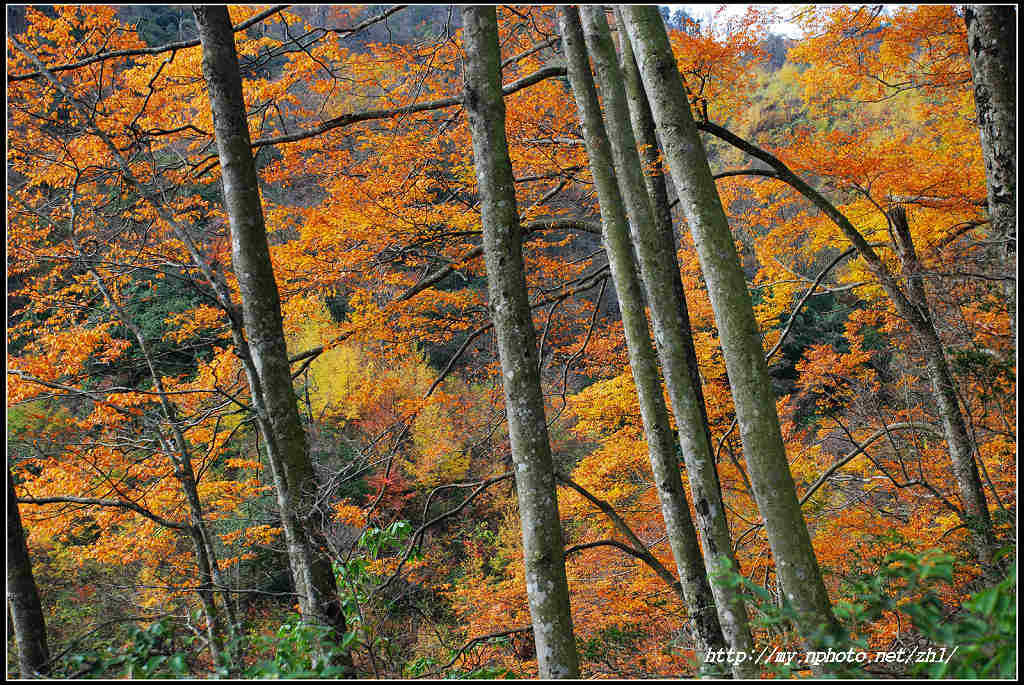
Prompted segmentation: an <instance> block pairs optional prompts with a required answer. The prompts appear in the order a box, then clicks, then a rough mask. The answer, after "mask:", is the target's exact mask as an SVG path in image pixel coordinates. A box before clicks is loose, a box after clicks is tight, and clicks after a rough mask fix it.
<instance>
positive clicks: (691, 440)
mask: <svg viewBox="0 0 1024 685" xmlns="http://www.w3.org/2000/svg"><path fill="white" fill-rule="evenodd" d="M618 18H619V25H620V26H621V24H622V20H621V13H620V14H619V15H618ZM620 40H621V46H622V47H621V52H622V64H623V75H624V77H625V78H624V81H625V84H626V96H627V103H628V108H629V116H630V120H631V121H632V123H633V132H634V134H635V136H636V143H637V148H638V149H639V151H640V156H641V159H642V165H643V168H644V169H647V171H646V172H645V173H644V175H643V176H644V183H645V184H646V186H647V194H648V197H649V198H650V201H651V210H652V219H653V227H652V228H650V229H646V232H645V238H644V239H643V240H638V241H637V243H638V245H642V246H643V247H642V248H640V249H643V250H644V251H645V252H646V254H647V255H648V258H649V261H654V260H658V261H663V262H664V266H662V267H659V268H658V271H659V272H663V273H666V274H668V276H669V277H670V278H671V280H672V282H671V287H670V288H665V287H664V286H658V285H657V284H655V283H649V284H648V293H649V294H648V299H649V300H651V301H652V303H653V302H654V301H655V300H657V302H658V304H659V306H658V309H659V311H660V312H663V316H662V317H661V318H662V320H663V321H664V322H665V326H664V330H663V331H662V335H661V336H660V337H659V339H660V340H661V341H662V348H659V354H660V357H661V363H662V368H664V369H665V386H666V388H667V390H668V395H669V399H670V401H671V402H672V408H673V411H674V413H675V418H676V425H677V426H678V427H679V442H680V447H681V448H682V452H683V458H684V461H685V463H686V472H687V475H688V477H689V481H690V491H691V493H692V495H693V499H694V503H695V505H696V506H695V509H696V512H697V526H698V529H699V531H700V534H701V540H702V541H703V543H704V546H703V550H704V561H705V564H706V565H707V567H708V568H710V569H712V570H714V569H717V568H720V567H722V566H725V565H728V566H729V567H730V568H732V569H733V570H735V571H737V572H739V570H740V569H739V564H738V562H737V561H736V557H735V555H734V554H733V551H732V536H731V535H730V532H729V522H728V520H727V519H726V516H725V503H724V501H723V499H722V485H721V482H720V481H719V478H718V469H717V467H716V466H715V458H714V448H713V443H712V441H711V429H710V428H709V426H708V415H707V408H706V406H705V403H704V390H703V387H702V385H701V379H700V370H699V368H698V366H697V351H696V348H695V347H694V344H693V331H692V327H691V326H690V314H689V309H688V307H687V303H686V292H685V290H684V289H683V281H682V278H681V277H680V275H679V262H678V259H677V258H676V237H675V231H674V230H673V226H672V211H671V209H670V207H669V202H668V191H667V188H666V183H665V176H664V174H663V173H662V166H661V151H660V149H659V147H658V140H657V136H656V132H655V125H654V117H653V114H652V113H651V106H650V103H649V102H648V100H647V94H646V93H645V92H644V86H643V82H642V80H641V77H640V70H639V68H638V67H637V64H636V59H635V57H634V55H633V47H632V45H630V42H629V39H628V38H626V36H625V34H624V33H621V34H620ZM638 228H641V229H642V228H643V226H638ZM653 307H654V305H653V304H652V309H653ZM680 351H681V354H680ZM712 588H713V590H714V592H715V602H716V605H717V607H718V618H719V621H720V622H721V624H722V630H723V632H724V633H725V637H726V639H727V640H728V642H729V645H730V646H731V647H732V648H733V649H735V650H742V651H745V652H747V653H750V652H751V650H753V647H754V642H753V638H752V637H751V634H750V625H749V621H748V619H747V612H746V608H745V607H744V604H743V600H742V598H741V597H740V595H739V593H738V591H737V590H736V589H734V588H728V587H724V586H722V585H721V584H720V583H715V584H713V585H712ZM757 670H758V669H757V668H756V667H755V665H754V664H753V663H752V662H744V663H742V664H736V665H735V666H734V668H733V671H734V673H735V674H736V676H737V677H752V676H753V674H755V673H756V672H757Z"/></svg>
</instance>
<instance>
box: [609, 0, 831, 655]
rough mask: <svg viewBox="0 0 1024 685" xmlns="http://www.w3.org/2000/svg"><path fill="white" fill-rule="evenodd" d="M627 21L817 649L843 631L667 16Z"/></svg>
mask: <svg viewBox="0 0 1024 685" xmlns="http://www.w3.org/2000/svg"><path fill="white" fill-rule="evenodd" d="M621 13H622V16H623V18H624V20H625V25H626V26H625V27H626V30H627V32H628V34H629V40H630V42H631V44H632V47H633V51H634V53H635V55H636V60H637V64H638V66H639V68H640V73H641V76H642V78H643V83H644V88H645V90H646V92H647V96H648V98H649V101H650V104H651V110H652V112H653V114H654V119H655V122H656V124H657V128H658V131H659V133H660V136H661V141H662V145H663V149H664V152H665V156H666V159H667V160H668V164H669V168H670V171H671V174H672V180H673V182H674V183H675V186H676V190H677V192H678V193H679V198H680V204H681V205H682V207H683V211H684V214H685V216H686V219H687V221H688V223H689V225H690V231H691V234H692V235H693V241H694V244H695V246H696V248H697V254H698V257H699V259H700V263H701V270H702V272H703V274H704V278H705V281H706V283H707V286H708V294H709V296H710V299H711V305H712V309H713V310H714V314H715V321H716V323H717V325H718V332H719V338H720V340H721V345H722V351H723V354H724V356H725V362H726V369H727V371H728V375H729V384H730V387H731V389H732V395H733V403H734V405H735V408H736V418H737V422H738V424H739V427H740V436H741V439H742V442H743V449H744V454H745V456H746V459H747V466H748V468H749V471H750V478H751V481H752V485H753V488H754V496H755V499H756V500H757V504H758V508H759V509H760V511H761V515H762V517H763V518H764V522H765V530H766V532H767V535H768V542H769V545H770V546H771V550H772V555H773V557H774V559H775V564H776V569H777V571H778V575H779V578H780V580H781V581H782V587H783V590H784V592H785V595H786V598H787V599H788V600H789V602H790V603H791V604H792V606H793V607H794V608H795V609H796V612H797V615H798V623H799V628H800V631H801V633H802V635H803V637H804V639H805V640H807V641H809V642H817V641H818V639H821V638H823V637H824V635H825V634H826V633H832V634H834V635H838V634H841V627H840V626H839V624H838V622H837V621H836V619H835V616H834V615H833V613H832V608H831V605H830V603H829V598H828V593H827V591H826V590H825V585H824V582H823V581H822V578H821V571H820V569H819V567H818V562H817V559H816V558H815V556H814V549H813V547H812V546H811V539H810V534H809V533H808V531H807V523H806V521H805V520H804V518H803V515H802V513H801V511H800V504H799V501H798V500H797V497H796V487H795V486H794V484H793V477H792V474H791V473H790V470H789V463H788V461H787V459H786V450H785V446H784V445H783V443H782V434H781V431H780V429H779V419H778V415H777V413H776V409H775V397H774V395H773V393H772V390H771V383H770V380H769V377H768V367H767V364H766V363H765V360H764V350H763V348H762V346H761V337H760V333H759V331H758V326H757V321H756V320H755V318H754V312H753V307H752V305H751V298H750V293H749V291H748V290H747V284H746V278H745V276H744V274H743V269H742V266H741V264H740V260H739V255H738V254H737V252H736V246H735V244H734V242H733V237H732V233H731V231H730V230H729V224H728V221H727V219H726V217H725V211H724V209H723V208H722V203H721V199H720V198H719V196H718V191H717V189H716V188H715V183H714V179H713V178H712V176H711V169H710V167H709V166H708V160H707V155H706V153H705V151H704V147H703V145H702V143H701V141H700V138H699V137H698V134H697V129H696V127H695V125H694V122H693V116H692V114H691V113H690V108H689V101H688V99H687V97H686V92H685V90H684V87H683V81H682V77H681V76H680V74H679V71H678V69H677V67H676V64H675V60H674V57H673V55H672V49H671V47H670V45H669V42H668V36H667V35H666V33H665V27H664V24H663V23H662V19H661V16H660V15H659V14H658V10H657V8H655V7H641V6H629V5H622V6H621Z"/></svg>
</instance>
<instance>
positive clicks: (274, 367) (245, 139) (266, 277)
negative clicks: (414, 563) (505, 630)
mask: <svg viewBox="0 0 1024 685" xmlns="http://www.w3.org/2000/svg"><path fill="white" fill-rule="evenodd" d="M194 12H195V16H196V24H197V25H198V27H199V37H200V40H201V42H202V47H203V76H204V78H205V80H206V85H207V89H208V92H209V97H210V108H211V110H212V112H213V121H214V132H215V134H216V140H217V152H218V155H219V157H220V167H221V179H222V183H223V191H224V206H225V208H226V210H227V214H228V219H229V222H230V226H231V256H232V265H233V268H234V272H235V275H236V277H237V279H238V287H239V291H240V293H241V301H242V318H243V327H244V330H245V336H246V340H245V345H246V348H247V351H248V353H249V357H250V359H251V361H252V365H253V368H254V370H255V376H254V377H250V384H251V385H252V386H253V387H252V396H253V405H254V408H255V410H256V413H257V419H258V424H259V426H260V428H261V433H263V437H264V439H265V442H266V445H267V457H268V461H269V463H270V466H271V471H272V473H273V478H274V485H275V492H276V495H277V501H278V506H279V509H280V512H281V519H282V527H283V528H284V532H285V539H286V542H287V545H288V558H289V563H290V565H291V569H292V573H293V576H294V579H295V585H296V589H297V591H298V593H299V605H300V608H301V609H302V612H303V617H304V620H307V621H319V622H323V623H324V624H326V625H327V626H329V627H331V628H332V629H333V630H334V632H335V637H336V638H339V639H340V637H341V636H343V635H344V633H345V632H346V626H345V617H344V614H343V613H342V610H341V605H340V602H339V600H338V596H337V586H336V583H335V579H334V573H333V571H332V569H331V565H330V562H329V561H328V560H327V559H326V558H323V557H322V556H320V555H318V554H316V553H315V550H314V548H313V544H312V541H311V540H310V537H309V534H308V532H307V531H306V529H305V528H304V525H303V523H304V522H305V521H306V520H307V519H308V518H309V515H310V507H311V504H312V501H313V499H314V498H315V496H316V494H317V480H316V475H315V473H314V471H313V464H312V461H311V459H310V455H309V450H308V445H307V441H306V433H305V430H304V429H303V427H302V423H301V419H300V418H299V412H298V407H297V404H296V398H295V392H294V389H293V387H292V379H291V373H290V369H289V365H288V352H287V347H286V345H285V340H284V330H283V327H282V317H281V303H280V298H279V294H278V289H277V281H276V279H275V276H274V270H273V266H272V264H271V261H270V248H269V245H268V243H267V232H266V225H265V223H264V217H263V206H262V203H261V200H260V190H259V178H258V176H257V173H256V165H255V162H254V160H253V156H252V148H251V141H250V138H249V127H248V122H247V120H246V114H245V102H244V100H243V97H242V80H241V75H240V73H239V68H238V55H237V52H236V49H235V42H234V31H233V29H232V26H231V19H230V17H229V15H228V11H227V7H224V6H201V7H200V6H197V7H195V8H194ZM342 661H343V663H342V664H341V665H342V666H343V667H347V668H348V669H349V670H350V667H351V662H350V660H348V659H347V658H345V659H343V660H342Z"/></svg>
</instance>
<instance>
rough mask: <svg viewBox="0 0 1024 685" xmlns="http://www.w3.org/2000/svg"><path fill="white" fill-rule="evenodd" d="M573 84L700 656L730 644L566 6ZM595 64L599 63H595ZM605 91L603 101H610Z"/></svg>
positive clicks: (579, 42)
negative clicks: (685, 482)
mask: <svg viewBox="0 0 1024 685" xmlns="http://www.w3.org/2000/svg"><path fill="white" fill-rule="evenodd" d="M559 27H560V30H561V34H562V43H563V45H564V48H565V55H566V60H567V62H568V76H569V82H570V83H571V84H572V89H573V93H574V94H575V98H576V104H577V107H578V109H579V111H580V119H581V121H582V122H583V138H584V141H585V143H586V148H587V156H588V158H589V160H590V169H591V173H592V175H593V177H594V186H595V187H596V189H597V194H598V200H599V204H600V208H601V222H602V227H603V238H604V245H605V252H606V253H607V255H608V263H609V266H610V270H611V274H612V281H613V283H614V285H615V291H616V295H617V297H618V301H619V311H620V312H621V316H622V325H623V330H624V332H625V337H626V347H627V348H628V350H629V364H630V369H631V370H632V373H633V381H634V383H635V385H636V392H637V399H638V402H639V405H640V415H641V418H642V420H643V426H644V436H645V437H646V439H647V449H648V455H649V457H650V460H651V468H652V471H653V472H654V482H655V486H656V487H657V490H658V499H659V501H660V502H661V511H662V516H663V517H664V519H665V528H666V532H667V533H668V540H669V544H670V546H671V548H672V554H673V556H674V557H675V561H676V568H677V569H678V571H679V578H680V585H681V587H682V589H683V596H684V598H685V600H686V609H687V612H688V614H689V616H690V619H691V621H692V622H693V627H694V635H695V638H696V643H697V651H698V654H704V653H706V651H707V650H708V649H718V648H721V647H724V646H725V639H724V638H723V635H722V628H721V625H720V624H719V620H718V616H717V614H716V612H715V606H714V600H713V595H712V592H711V587H710V585H709V583H708V578H707V570H706V568H705V565H704V559H703V558H702V556H701V553H700V546H699V544H698V542H697V531H696V529H695V528H694V525H693V520H692V518H691V516H690V506H689V504H688V503H687V501H686V495H685V493H684V490H683V483H682V479H681V477H680V472H679V462H678V460H677V458H676V453H675V447H674V443H675V436H674V435H673V432H672V429H671V426H670V424H669V416H668V409H667V407H666V406H665V400H664V397H663V395H662V391H661V382H660V381H661V379H660V375H659V373H658V362H657V356H656V354H655V351H654V346H653V345H652V343H651V336H650V332H649V330H648V327H647V315H646V314H645V312H644V309H645V303H644V294H643V287H642V285H641V283H640V279H639V278H638V276H637V268H636V260H635V259H634V257H633V245H632V243H631V241H630V237H629V223H628V220H627V218H626V209H625V206H624V204H623V201H622V195H621V193H620V191H619V186H618V181H617V179H616V172H615V165H614V162H613V159H612V150H611V145H610V143H609V140H608V135H607V133H606V131H605V125H604V121H603V120H602V115H601V108H600V105H599V103H598V99H597V91H596V89H595V88H594V79H593V76H592V74H591V71H590V62H589V59H588V55H587V48H586V44H585V42H584V40H585V39H584V36H583V28H582V26H581V25H580V18H579V14H578V11H577V10H576V8H573V7H563V8H561V9H560V14H559ZM596 61H597V60H595V62H596ZM608 101H609V100H608V96H607V94H606V97H605V103H606V105H607V104H608Z"/></svg>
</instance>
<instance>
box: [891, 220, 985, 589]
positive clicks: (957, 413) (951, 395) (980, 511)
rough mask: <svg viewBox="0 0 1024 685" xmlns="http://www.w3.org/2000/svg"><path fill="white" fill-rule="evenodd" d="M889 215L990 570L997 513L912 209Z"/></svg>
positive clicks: (967, 510)
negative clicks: (938, 322) (928, 286)
mask: <svg viewBox="0 0 1024 685" xmlns="http://www.w3.org/2000/svg"><path fill="white" fill-rule="evenodd" d="M888 218H889V221H890V223H891V224H892V228H893V235H895V236H896V239H897V241H896V249H897V252H899V255H900V261H901V262H902V263H903V269H904V272H905V274H906V283H907V295H906V299H907V300H908V304H907V305H904V309H906V310H907V314H909V316H907V317H906V318H907V319H908V321H909V322H910V325H911V328H912V329H913V330H914V333H915V334H916V336H917V339H918V342H919V343H920V345H921V348H922V350H923V351H924V356H925V364H926V366H927V368H928V376H929V378H930V379H931V382H932V389H933V390H934V391H935V400H936V402H937V403H938V407H939V416H941V417H942V427H943V432H944V433H945V436H946V445H947V447H948V448H949V455H950V463H951V466H952V470H953V475H954V476H955V478H956V481H957V484H958V485H959V486H960V500H961V502H962V503H963V505H964V515H965V519H966V523H967V526H968V528H969V529H970V531H971V535H972V537H973V539H974V548H975V550H976V553H977V556H978V560H979V561H980V562H981V565H982V567H983V570H985V571H986V573H990V572H993V571H994V570H995V569H994V568H992V561H993V558H994V557H995V549H996V541H995V533H994V531H993V530H992V517H991V516H990V515H989V511H988V500H987V499H986V497H985V490H984V488H983V487H982V484H981V476H980V475H979V473H978V464H977V462H975V460H974V442H973V441H972V440H971V436H970V433H968V431H967V423H966V422H965V421H964V415H963V411H962V410H961V408H960V399H959V398H958V397H957V394H958V393H957V387H956V383H955V381H954V380H953V374H952V373H951V372H950V370H949V363H948V362H947V361H946V353H945V351H944V350H943V347H942V340H941V339H940V338H939V333H938V331H937V330H936V328H935V322H934V320H933V319H932V314H931V310H930V309H929V307H928V296H927V294H926V293H925V289H924V279H923V278H922V276H921V273H922V267H921V261H920V259H918V256H917V249H916V248H915V247H914V239H913V235H912V234H911V232H910V223H909V220H908V218H907V212H906V210H905V209H904V208H903V207H902V206H898V205H897V206H896V207H893V208H892V209H890V210H889V212H888ZM992 577H993V578H995V577H997V576H996V575H993V576H992Z"/></svg>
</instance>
